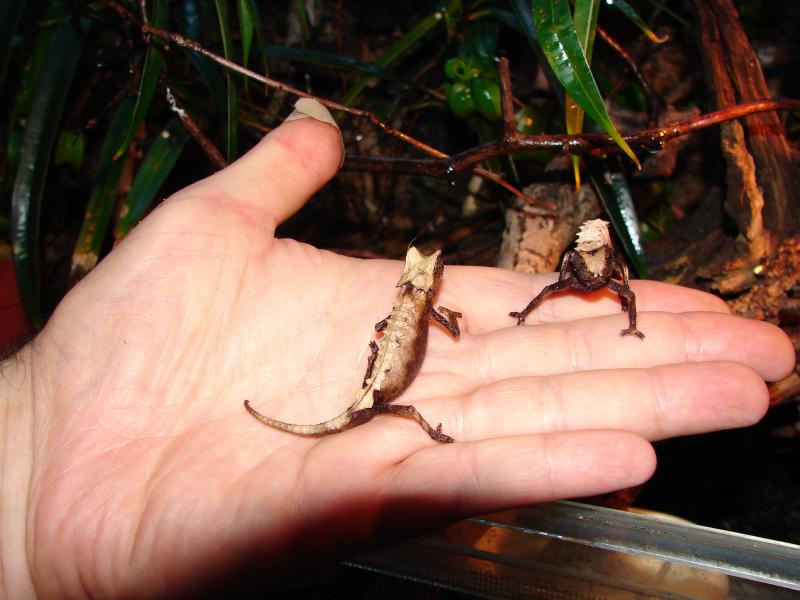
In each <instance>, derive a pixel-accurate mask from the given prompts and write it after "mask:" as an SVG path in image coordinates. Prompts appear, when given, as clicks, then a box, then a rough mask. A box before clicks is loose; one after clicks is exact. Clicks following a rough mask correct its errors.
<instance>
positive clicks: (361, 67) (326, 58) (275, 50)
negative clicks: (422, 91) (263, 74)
mask: <svg viewBox="0 0 800 600" xmlns="http://www.w3.org/2000/svg"><path fill="white" fill-rule="evenodd" d="M260 50H261V52H262V53H263V54H264V55H265V56H267V57H269V58H281V59H284V60H288V61H291V62H301V63H309V64H313V65H322V66H325V67H333V68H335V69H342V70H344V71H355V72H357V73H364V74H365V75H369V76H370V77H380V78H381V79H386V80H389V81H399V82H402V83H409V82H408V81H407V80H406V79H403V78H402V77H400V76H399V75H397V73H395V72H394V71H392V70H390V69H388V68H385V67H381V66H379V65H376V64H375V63H368V62H364V61H361V60H358V59H355V58H352V57H350V56H341V55H339V54H333V53H332V52H324V51H322V50H310V49H308V48H297V47H294V46H275V45H272V44H266V45H264V46H261V48H260Z"/></svg>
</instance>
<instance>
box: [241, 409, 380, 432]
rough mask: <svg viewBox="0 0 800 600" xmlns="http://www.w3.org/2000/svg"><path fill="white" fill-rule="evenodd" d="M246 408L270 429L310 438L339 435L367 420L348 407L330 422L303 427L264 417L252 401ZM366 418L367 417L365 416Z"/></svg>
mask: <svg viewBox="0 0 800 600" xmlns="http://www.w3.org/2000/svg"><path fill="white" fill-rule="evenodd" d="M244 407H245V408H246V409H247V412H249V413H250V414H251V415H253V416H254V417H255V418H256V419H258V420H259V421H261V422H262V423H264V425H269V426H270V427H274V428H275V429H280V430H282V431H288V432H289V433H295V434H297V435H308V436H323V435H329V434H331V433H337V432H339V431H342V430H343V429H349V428H350V427H353V426H355V425H358V424H359V423H362V422H363V421H365V420H366V419H363V418H359V417H361V416H362V415H359V413H360V412H361V411H352V408H353V407H352V406H351V407H348V408H347V409H346V410H345V411H344V412H342V413H341V414H339V415H337V416H335V417H333V418H332V419H329V420H328V421H323V422H322V423H316V424H311V425H302V424H299V423H286V422H284V421H278V420H276V419H270V418H269V417H267V416H264V415H262V414H261V413H260V412H258V411H257V410H256V409H254V408H253V407H252V406H250V401H249V400H245V401H244ZM363 416H366V415H363Z"/></svg>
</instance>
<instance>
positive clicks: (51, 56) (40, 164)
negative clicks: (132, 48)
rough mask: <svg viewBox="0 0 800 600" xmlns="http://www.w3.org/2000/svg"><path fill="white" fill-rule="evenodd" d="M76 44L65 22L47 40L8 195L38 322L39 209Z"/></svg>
mask: <svg viewBox="0 0 800 600" xmlns="http://www.w3.org/2000/svg"><path fill="white" fill-rule="evenodd" d="M80 53H81V43H80V39H79V38H78V36H77V34H76V33H75V30H74V29H73V28H72V25H71V24H70V23H69V22H64V23H62V24H61V25H60V26H59V27H58V29H57V30H56V33H55V35H53V38H52V40H51V42H50V45H49V48H48V50H47V54H46V56H45V58H44V61H43V63H42V70H41V73H40V75H39V79H38V81H37V84H36V91H35V93H34V94H33V97H32V103H31V107H30V111H29V113H28V119H27V125H26V127H25V133H24V135H23V139H22V148H21V150H20V163H19V167H18V169H17V175H16V178H15V180H14V188H13V191H12V195H11V223H10V238H11V247H12V253H13V257H14V268H15V270H16V273H17V281H18V282H19V287H20V296H21V298H22V303H23V304H24V305H25V310H26V311H27V313H28V318H29V319H30V321H31V325H32V326H33V327H34V328H35V329H40V328H41V327H42V325H43V324H44V320H43V316H42V308H41V299H40V295H39V252H38V244H39V213H40V210H41V204H42V195H43V192H44V185H45V181H46V180H47V171H48V167H49V166H50V159H51V156H52V152H53V145H54V143H55V140H56V135H58V132H59V129H60V127H59V123H60V121H61V113H62V111H63V109H64V102H65V101H66V98H67V92H68V91H69V88H70V86H71V84H72V79H73V77H74V75H75V70H76V68H77V66H78V58H79V57H80Z"/></svg>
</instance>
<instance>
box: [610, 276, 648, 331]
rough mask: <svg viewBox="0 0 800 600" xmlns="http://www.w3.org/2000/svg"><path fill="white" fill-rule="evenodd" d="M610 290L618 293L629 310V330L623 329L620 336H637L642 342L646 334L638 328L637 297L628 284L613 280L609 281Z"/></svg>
mask: <svg viewBox="0 0 800 600" xmlns="http://www.w3.org/2000/svg"><path fill="white" fill-rule="evenodd" d="M608 289H610V290H611V291H612V292H616V293H617V295H618V296H619V297H620V299H621V300H622V302H623V303H624V305H625V306H627V308H628V328H627V329H623V330H622V331H621V332H620V335H635V336H636V337H638V338H639V339H640V340H643V339H644V334H643V333H642V332H641V331H639V330H638V329H637V328H636V295H635V294H634V293H633V290H632V289H631V288H630V286H629V285H628V284H627V282H626V283H624V284H623V283H618V282H616V281H614V280H613V279H610V280H609V281H608Z"/></svg>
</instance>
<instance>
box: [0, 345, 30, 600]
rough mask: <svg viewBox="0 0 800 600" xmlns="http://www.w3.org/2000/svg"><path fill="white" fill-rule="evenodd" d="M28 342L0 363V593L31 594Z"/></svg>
mask: <svg viewBox="0 0 800 600" xmlns="http://www.w3.org/2000/svg"><path fill="white" fill-rule="evenodd" d="M31 356H32V351H31V346H30V344H29V345H28V346H26V347H24V348H23V349H22V350H20V351H19V352H18V353H17V354H15V355H13V356H11V357H10V358H7V359H6V360H4V361H2V362H0V596H2V597H3V598H30V597H32V596H34V595H35V589H34V586H33V579H32V576H31V569H30V562H29V560H28V548H27V522H28V505H29V496H30V483H31V474H32V468H33V386H32V376H31V369H32V362H31Z"/></svg>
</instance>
